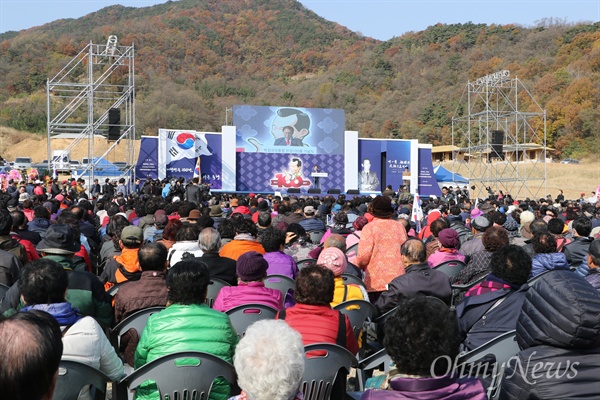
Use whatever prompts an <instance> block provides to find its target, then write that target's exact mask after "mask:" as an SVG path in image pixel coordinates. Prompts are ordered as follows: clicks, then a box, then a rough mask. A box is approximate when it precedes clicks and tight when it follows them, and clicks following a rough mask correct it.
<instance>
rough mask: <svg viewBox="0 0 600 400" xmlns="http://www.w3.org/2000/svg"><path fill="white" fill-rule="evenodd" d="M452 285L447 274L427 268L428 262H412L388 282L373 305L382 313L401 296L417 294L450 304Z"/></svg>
mask: <svg viewBox="0 0 600 400" xmlns="http://www.w3.org/2000/svg"><path fill="white" fill-rule="evenodd" d="M451 294H452V287H451V286H450V279H448V275H446V274H445V273H443V272H440V271H436V270H435V269H431V268H429V264H427V262H424V263H422V264H412V265H410V266H408V267H407V268H406V270H405V273H404V275H400V276H399V277H397V278H395V279H394V280H393V281H391V282H390V283H389V284H388V290H386V291H385V292H383V293H381V296H379V299H378V300H377V303H375V307H376V308H377V310H378V311H379V313H381V314H383V313H385V312H387V311H389V310H391V309H392V308H394V307H396V306H397V305H398V302H399V301H400V300H401V299H402V298H408V299H410V298H413V297H415V296H418V295H422V296H433V297H437V298H439V299H442V300H443V301H444V302H445V303H446V304H450V296H451Z"/></svg>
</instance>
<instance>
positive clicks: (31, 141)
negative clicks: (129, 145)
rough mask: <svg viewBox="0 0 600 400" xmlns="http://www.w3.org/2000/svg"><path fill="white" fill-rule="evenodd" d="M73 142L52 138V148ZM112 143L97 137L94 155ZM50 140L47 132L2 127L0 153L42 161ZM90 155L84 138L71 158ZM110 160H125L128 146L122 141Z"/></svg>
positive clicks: (137, 149)
mask: <svg viewBox="0 0 600 400" xmlns="http://www.w3.org/2000/svg"><path fill="white" fill-rule="evenodd" d="M69 143H71V139H52V140H51V141H50V150H51V151H53V150H63V149H66V148H67V146H68V145H69ZM111 145H112V142H111V143H109V142H108V141H107V140H106V139H98V138H97V139H95V141H94V156H96V157H97V156H100V155H102V154H104V152H105V151H106V150H108V148H109V147H110V146H111ZM47 146H48V141H47V136H46V135H45V134H34V133H29V132H22V131H18V130H16V129H12V128H6V127H0V155H2V157H4V158H5V159H6V160H9V161H13V160H14V159H15V158H17V157H31V159H32V160H33V162H42V161H43V160H45V159H47V158H48V147H47ZM139 147H140V145H139V141H136V143H135V151H136V153H137V152H138V151H139ZM87 156H88V141H87V140H83V141H81V143H79V144H78V145H77V146H76V147H75V148H74V149H73V150H72V151H71V158H72V159H74V160H80V161H81V159H82V158H84V157H87ZM106 158H107V160H108V161H111V162H113V161H125V159H126V146H125V142H124V141H122V142H121V143H119V144H118V145H117V146H115V148H114V149H113V150H112V151H111V152H110V154H108V156H107V157H106Z"/></svg>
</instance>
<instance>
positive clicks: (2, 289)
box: [0, 283, 10, 300]
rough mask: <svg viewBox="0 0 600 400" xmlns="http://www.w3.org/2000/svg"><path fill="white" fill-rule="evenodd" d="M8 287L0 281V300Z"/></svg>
mask: <svg viewBox="0 0 600 400" xmlns="http://www.w3.org/2000/svg"><path fill="white" fill-rule="evenodd" d="M8 289H10V286H6V285H5V284H4V283H0V300H2V299H3V298H4V295H5V294H6V292H8Z"/></svg>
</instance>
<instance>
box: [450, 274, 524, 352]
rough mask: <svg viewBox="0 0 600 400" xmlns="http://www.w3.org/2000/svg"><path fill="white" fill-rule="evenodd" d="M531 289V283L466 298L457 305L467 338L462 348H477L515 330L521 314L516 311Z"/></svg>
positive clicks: (464, 337) (464, 335) (457, 312)
mask: <svg viewBox="0 0 600 400" xmlns="http://www.w3.org/2000/svg"><path fill="white" fill-rule="evenodd" d="M528 289H529V286H527V284H524V285H522V286H521V287H520V288H519V290H511V289H499V290H496V291H494V292H487V293H484V294H480V295H477V296H469V297H465V299H464V300H463V302H462V303H460V304H459V305H458V306H456V316H457V317H458V327H459V330H460V333H461V335H462V337H463V339H464V341H463V348H464V349H465V350H473V349H476V348H477V347H479V346H481V345H482V344H485V343H487V342H489V341H490V340H492V339H494V338H495V337H497V336H499V335H501V334H503V333H506V332H508V331H512V330H513V329H515V326H516V325H517V318H518V317H519V313H518V312H517V311H516V310H520V309H521V305H522V304H523V301H524V300H525V294H526V293H527V290H528ZM502 298H504V300H502V302H501V303H499V304H498V305H497V306H496V307H495V308H494V309H492V306H494V304H496V302H498V301H499V300H500V299H502ZM488 310H490V311H489V312H488ZM486 313H487V314H486Z"/></svg>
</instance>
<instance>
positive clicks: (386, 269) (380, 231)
mask: <svg viewBox="0 0 600 400" xmlns="http://www.w3.org/2000/svg"><path fill="white" fill-rule="evenodd" d="M368 212H369V213H370V214H371V215H373V217H374V218H373V220H372V221H371V222H369V223H368V224H367V225H365V227H364V228H363V230H362V234H361V238H360V241H359V242H358V255H357V257H356V264H357V266H358V267H359V268H361V269H363V270H364V271H365V285H366V286H367V291H368V292H369V297H370V299H371V301H372V302H375V301H376V300H377V299H378V298H379V295H380V294H381V293H382V292H383V291H384V290H386V285H387V284H388V283H389V282H391V281H392V279H394V278H396V277H397V276H400V275H402V274H404V265H403V264H402V258H401V254H400V247H401V246H402V244H404V242H406V240H407V239H408V236H407V234H406V229H404V226H403V225H402V224H401V223H399V222H397V221H394V220H393V219H392V216H393V215H394V209H393V208H392V201H391V199H390V198H389V197H387V196H377V197H375V199H373V201H372V202H371V203H370V204H369V207H368Z"/></svg>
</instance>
